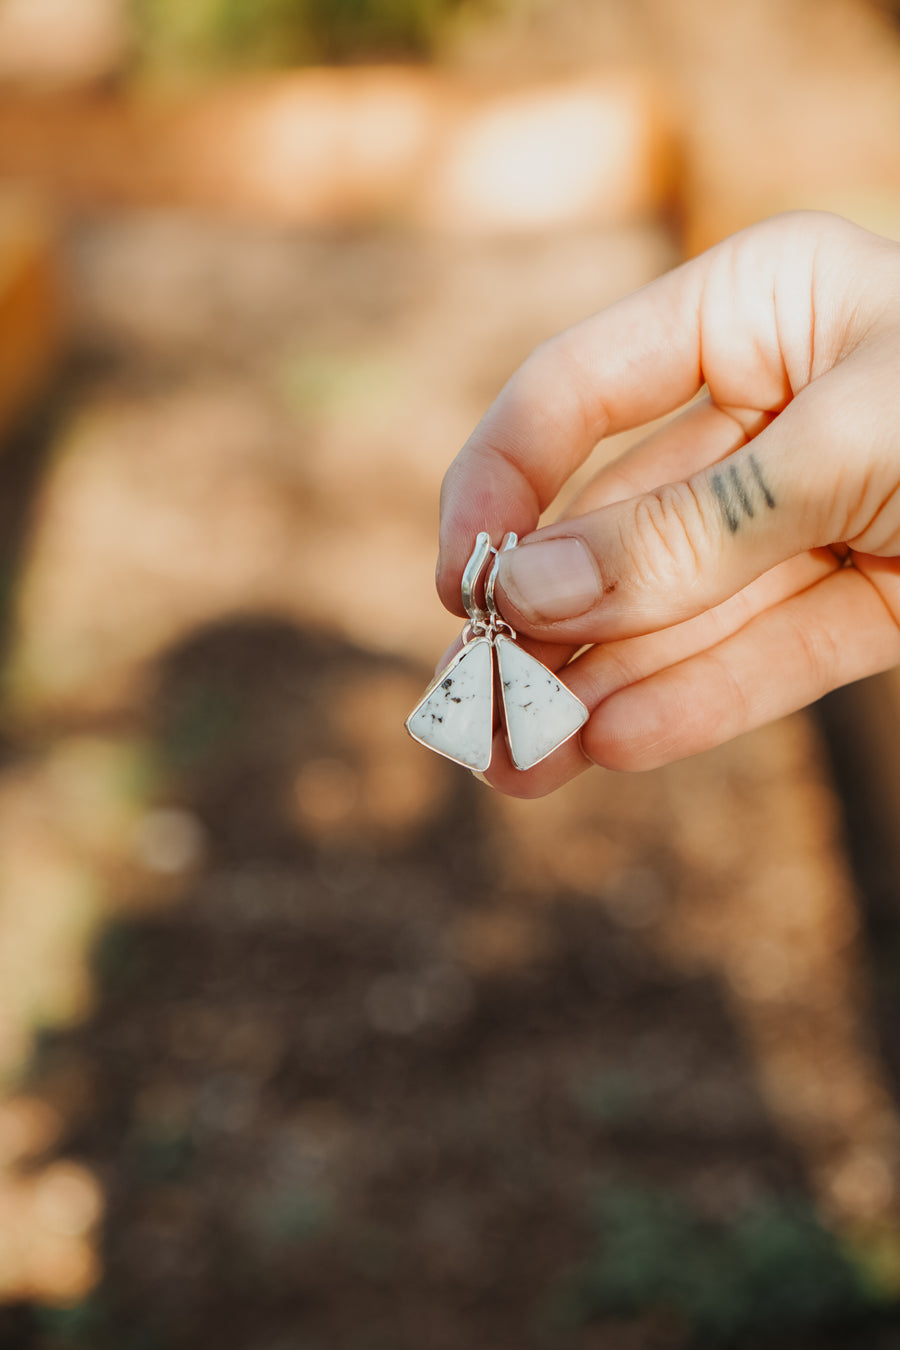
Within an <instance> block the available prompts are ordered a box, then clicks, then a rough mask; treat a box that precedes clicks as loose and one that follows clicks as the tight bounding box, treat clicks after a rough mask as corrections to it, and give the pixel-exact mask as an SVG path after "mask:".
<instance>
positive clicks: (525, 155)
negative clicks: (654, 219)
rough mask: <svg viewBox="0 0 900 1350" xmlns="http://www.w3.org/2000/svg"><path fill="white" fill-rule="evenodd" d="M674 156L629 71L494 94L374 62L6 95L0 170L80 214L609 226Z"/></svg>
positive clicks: (451, 225)
mask: <svg viewBox="0 0 900 1350" xmlns="http://www.w3.org/2000/svg"><path fill="white" fill-rule="evenodd" d="M670 163H671V156H670V155H669V153H668V133H667V129H666V122H665V118H664V116H663V115H662V114H661V110H660V105H659V100H658V99H657V97H656V92H655V86H654V85H653V83H652V82H650V81H648V80H647V79H644V78H642V77H640V76H637V75H634V76H629V75H623V76H615V77H611V76H610V77H601V78H592V79H587V80H584V79H582V80H576V81H574V82H573V81H571V80H570V81H566V82H563V83H561V84H552V83H551V84H546V83H545V84H539V85H529V86H524V87H523V86H521V85H517V86H510V87H508V88H506V89H503V90H498V89H496V88H493V87H492V88H490V89H484V88H480V87H472V86H470V85H468V84H466V83H464V82H462V81H458V80H454V79H452V78H450V77H448V76H445V75H442V74H440V73H437V72H434V71H429V70H424V69H422V70H419V69H411V68H393V67H373V68H361V69H352V70H304V71H298V72H292V73H289V74H283V75H267V76H265V77H260V76H257V77H253V78H247V79H243V80H239V81H234V82H231V83H228V84H225V85H223V86H217V87H216V88H215V89H213V90H208V91H204V92H201V93H193V94H187V95H181V96H178V97H176V96H174V95H172V96H169V97H163V96H162V95H159V96H157V97H155V98H150V97H140V96H139V95H135V94H132V95H128V94H124V95H118V94H109V95H104V96H96V95H95V96H84V95H81V96H78V95H69V96H60V97H57V98H45V99H39V98H35V97H28V96H25V95H18V96H14V95H13V94H10V93H7V94H6V95H5V96H3V97H0V178H6V179H8V180H10V179H11V180H16V181H19V182H24V183H29V184H32V185H37V186H38V187H39V188H40V189H41V190H42V191H44V192H46V193H48V194H49V195H50V196H51V197H52V198H54V199H56V200H57V201H59V202H60V203H61V204H63V205H64V206H67V207H70V208H72V207H74V208H76V209H89V210H96V209H104V208H109V207H120V206H122V207H153V206H165V205H178V206H187V207H190V208H194V209H199V210H210V211H216V212H227V213H231V214H235V215H239V216H244V217H245V218H256V219H261V220H265V221H270V222H273V223H282V224H287V225H302V226H313V227H318V226H331V225H354V224H365V223H372V222H380V221H384V220H390V221H391V222H395V223H409V224H413V225H422V226H426V227H428V228H440V229H447V230H451V231H465V232H472V231H475V232H479V231H481V232H497V231H500V232H509V231H516V230H518V229H521V228H525V229H535V228H538V229H541V228H550V227H558V226H560V225H563V226H565V225H590V226H592V225H605V224H614V223H621V222H623V221H629V220H632V219H634V218H637V217H641V216H647V215H651V214H653V213H654V212H655V211H657V210H658V208H659V207H660V205H661V204H662V202H663V200H664V198H665V196H666V193H667V191H668V182H669V179H668V167H669V165H670Z"/></svg>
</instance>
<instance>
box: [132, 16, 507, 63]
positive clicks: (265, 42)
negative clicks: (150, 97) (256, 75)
mask: <svg viewBox="0 0 900 1350" xmlns="http://www.w3.org/2000/svg"><path fill="white" fill-rule="evenodd" d="M131 3H132V8H133V14H134V20H135V27H136V34H137V48H138V56H139V60H140V61H141V62H142V64H144V65H147V66H150V67H153V68H161V69H169V70H171V69H175V70H179V71H188V72H193V71H198V72H199V71H208V70H217V69H223V68H229V67H236V66H244V67H248V66H279V65H292V64H297V63H333V62H344V61H352V60H359V59H376V60H377V59H384V58H402V57H425V56H430V55H432V54H433V53H434V51H435V48H436V46H437V44H438V41H439V39H440V36H441V34H442V32H443V30H444V28H445V26H446V24H447V22H448V21H449V20H450V19H451V18H452V17H453V16H454V15H455V14H456V13H457V12H458V11H459V10H460V9H463V8H467V7H470V6H474V5H476V4H477V3H478V0H191V3H190V4H186V3H185V0H131ZM483 4H484V0H482V7H483Z"/></svg>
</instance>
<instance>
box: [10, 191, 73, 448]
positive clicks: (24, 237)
mask: <svg viewBox="0 0 900 1350" xmlns="http://www.w3.org/2000/svg"><path fill="white" fill-rule="evenodd" d="M61 345H62V305H61V287H60V284H59V278H58V273H57V266H56V258H55V240H54V231H53V227H52V225H51V221H50V216H49V214H48V212H47V211H46V210H45V209H44V208H43V207H42V206H41V205H40V203H39V202H38V201H36V200H35V199H34V198H32V197H29V196H27V195H25V194H22V193H12V192H7V193H0V437H3V436H4V435H5V434H7V433H8V432H9V430H10V429H11V428H12V426H13V425H14V424H15V423H16V421H17V420H18V419H19V418H20V417H21V416H22V415H23V414H24V413H25V412H26V411H27V409H28V407H29V405H30V404H31V403H32V402H33V401H34V400H35V398H36V397H37V395H38V393H39V391H40V389H41V388H42V386H43V385H44V384H45V383H46V381H47V380H48V379H49V378H50V376H51V374H52V372H53V371H54V369H55V368H56V365H57V362H58V359H59V355H60V351H61Z"/></svg>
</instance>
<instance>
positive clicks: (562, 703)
mask: <svg viewBox="0 0 900 1350" xmlns="http://www.w3.org/2000/svg"><path fill="white" fill-rule="evenodd" d="M496 645H497V666H498V669H499V671H500V689H501V691H502V695H503V711H504V715H505V718H506V737H507V740H508V741H509V752H510V755H511V757H512V762H513V764H515V766H516V768H517V769H531V768H533V767H534V765H535V764H539V763H540V761H541V760H542V759H546V757H547V756H548V755H549V754H551V753H552V752H553V751H554V750H556V749H557V747H558V746H560V745H562V743H563V741H567V740H568V739H569V737H570V736H574V734H575V732H576V731H577V730H578V728H579V727H581V726H584V723H585V722H586V721H587V719H588V710H587V708H586V707H585V706H584V704H583V703H582V702H581V699H579V698H576V697H575V695H574V694H573V693H572V691H571V689H567V688H566V686H565V685H564V684H562V683H561V682H560V681H559V680H558V679H557V678H556V676H555V675H554V674H553V671H552V670H548V669H547V667H546V666H543V665H541V663H540V661H538V660H536V659H535V658H534V657H533V656H529V655H528V653H527V652H524V651H523V650H522V648H521V647H519V646H518V645H517V644H516V643H515V642H513V641H512V639H511V638H507V637H498V638H497V641H496Z"/></svg>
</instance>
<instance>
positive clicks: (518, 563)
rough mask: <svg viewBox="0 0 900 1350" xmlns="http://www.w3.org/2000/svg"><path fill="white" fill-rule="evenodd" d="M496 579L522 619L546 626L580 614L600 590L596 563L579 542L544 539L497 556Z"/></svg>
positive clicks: (591, 604)
mask: <svg viewBox="0 0 900 1350" xmlns="http://www.w3.org/2000/svg"><path fill="white" fill-rule="evenodd" d="M500 558H501V561H500V573H499V579H500V583H501V585H502V586H503V589H504V591H505V592H506V594H507V595H508V596H509V598H510V600H511V601H512V602H513V604H514V605H515V606H516V608H517V609H518V610H520V611H521V612H522V614H524V616H525V618H526V619H530V620H531V621H532V622H533V623H550V622H552V621H553V620H555V619H573V618H575V617H576V615H578V614H584V612H585V610H588V609H591V608H592V607H593V606H594V605H596V603H597V601H598V600H599V599H600V597H601V595H602V593H603V588H602V585H601V581H600V574H599V572H598V571H597V564H596V563H595V562H594V559H593V557H592V556H591V554H590V553H589V552H588V550H587V547H586V546H585V545H584V544H583V543H582V541H581V540H580V539H576V538H574V537H572V536H570V537H569V538H567V539H544V540H541V541H540V542H539V543H536V544H523V545H521V547H519V548H513V549H510V550H509V552H508V553H503V554H501V555H500Z"/></svg>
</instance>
